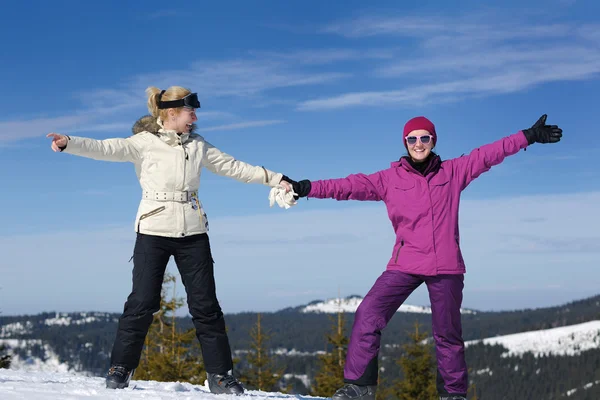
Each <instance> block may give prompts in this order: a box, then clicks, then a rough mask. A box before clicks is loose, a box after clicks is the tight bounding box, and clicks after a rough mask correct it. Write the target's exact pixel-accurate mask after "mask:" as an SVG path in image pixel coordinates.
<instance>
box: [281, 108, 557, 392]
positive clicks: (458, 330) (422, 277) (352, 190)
mask: <svg viewBox="0 0 600 400" xmlns="http://www.w3.org/2000/svg"><path fill="white" fill-rule="evenodd" d="M403 137H404V145H405V146H406V149H407V150H408V155H407V156H405V157H402V158H401V159H400V161H397V162H393V163H392V165H391V167H390V168H388V169H385V170H382V171H379V172H376V173H374V174H371V175H365V174H356V175H350V176H348V177H347V178H342V179H329V180H320V181H313V182H310V181H308V180H303V181H300V182H292V185H293V187H294V191H295V192H296V193H297V194H298V196H299V197H305V196H307V197H314V198H320V199H324V198H333V199H336V200H362V201H367V200H370V201H383V202H384V203H385V205H386V207H387V210H388V215H389V218H390V221H391V222H392V226H393V227H394V231H395V232H396V242H395V244H394V248H393V250H392V252H391V255H390V259H389V261H388V264H387V268H386V271H385V272H383V274H382V275H381V276H380V277H379V278H378V279H377V281H376V282H375V284H374V285H373V287H372V288H371V290H370V291H369V293H368V294H367V295H366V296H365V298H364V300H363V302H362V303H361V305H360V306H359V307H358V309H357V310H356V315H355V320H354V325H353V327H352V334H351V337H350V345H349V347H348V355H347V357H346V366H345V369H344V382H345V383H346V384H345V385H344V386H343V387H342V388H340V389H339V390H337V391H336V393H335V394H334V395H333V397H332V399H337V400H342V399H360V400H374V399H375V391H376V385H377V370H378V366H377V355H378V352H379V345H380V339H381V330H382V329H383V328H384V327H385V326H386V325H387V323H388V322H389V320H390V319H391V318H392V316H393V315H394V313H395V312H396V311H397V310H398V308H399V307H400V305H401V304H402V303H404V301H405V300H406V298H407V297H408V296H409V295H410V294H411V293H412V292H413V291H414V290H415V289H416V288H417V287H419V286H420V285H421V284H422V283H423V282H425V284H426V285H427V289H428V292H429V298H430V301H431V310H432V331H433V338H434V340H435V344H436V355H437V366H438V369H437V372H438V379H437V383H438V391H439V393H440V399H441V400H450V399H457V400H460V399H466V393H467V386H468V378H467V366H466V363H465V356H464V343H463V339H462V327H461V316H460V308H461V303H462V290H463V277H464V273H465V264H464V261H463V257H462V255H461V251H460V235H459V232H458V209H459V201H460V194H461V192H462V191H463V190H464V189H465V188H466V187H467V186H468V185H469V184H470V183H471V181H473V179H475V178H477V177H478V176H479V175H481V174H482V173H484V172H486V171H489V170H490V168H491V167H492V166H494V165H498V164H500V163H501V162H502V161H503V160H504V158H506V157H507V156H510V155H513V154H515V153H517V152H518V151H519V150H521V149H524V148H526V147H527V146H528V145H530V144H532V143H536V142H537V143H556V142H558V141H559V140H560V138H561V137H562V130H561V129H560V128H559V127H558V126H556V125H546V115H543V116H542V117H541V118H540V119H539V120H538V121H537V122H536V123H535V124H534V125H533V126H532V127H531V128H529V129H525V130H522V131H519V132H517V133H515V134H513V135H510V136H507V137H505V138H503V139H500V140H498V141H496V142H494V143H491V144H488V145H485V146H482V147H480V148H477V149H475V150H473V151H472V152H471V153H470V154H469V155H466V156H461V157H458V158H454V159H451V160H445V161H441V159H440V157H439V156H438V155H437V154H435V153H434V152H433V149H434V147H435V144H436V141H437V134H436V131H435V126H434V125H433V123H432V122H431V121H429V120H428V119H427V118H425V117H416V118H413V119H411V120H410V121H408V122H407V123H406V125H405V126H404V135H403Z"/></svg>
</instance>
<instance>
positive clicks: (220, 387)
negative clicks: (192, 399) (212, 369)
mask: <svg viewBox="0 0 600 400" xmlns="http://www.w3.org/2000/svg"><path fill="white" fill-rule="evenodd" d="M206 375H207V378H208V388H209V389H210V392H211V393H215V394H235V395H240V394H243V393H244V388H243V386H242V384H241V383H240V382H239V381H238V380H237V379H235V378H234V377H233V375H229V374H227V373H225V374H211V373H207V374H206Z"/></svg>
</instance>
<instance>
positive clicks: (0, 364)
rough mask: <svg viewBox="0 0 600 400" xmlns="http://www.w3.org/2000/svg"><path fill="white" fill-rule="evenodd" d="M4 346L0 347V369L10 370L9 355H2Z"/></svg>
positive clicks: (4, 349)
mask: <svg viewBox="0 0 600 400" xmlns="http://www.w3.org/2000/svg"><path fill="white" fill-rule="evenodd" d="M6 350H7V348H6V346H4V345H0V368H10V362H11V360H12V357H11V355H10V354H4V352H5V351H6Z"/></svg>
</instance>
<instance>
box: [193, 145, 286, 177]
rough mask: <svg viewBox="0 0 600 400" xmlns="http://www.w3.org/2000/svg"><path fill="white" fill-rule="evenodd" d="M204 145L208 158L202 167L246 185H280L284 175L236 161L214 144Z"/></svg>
mask: <svg viewBox="0 0 600 400" xmlns="http://www.w3.org/2000/svg"><path fill="white" fill-rule="evenodd" d="M204 143H205V145H206V157H204V158H203V159H202V165H203V166H204V167H206V168H207V169H208V170H209V171H211V172H214V173H215V174H217V175H223V176H228V177H230V178H233V179H236V180H238V181H240V182H244V183H262V184H263V185H267V186H271V187H274V186H277V185H279V184H280V182H281V178H282V177H283V175H282V174H279V173H275V172H273V171H269V170H268V169H266V168H264V167H258V166H254V165H250V164H248V163H245V162H243V161H240V160H236V159H235V158H233V157H232V156H230V155H229V154H227V153H223V152H222V151H221V150H219V149H217V148H216V147H215V146H213V145H212V144H210V143H208V142H206V141H205V142H204Z"/></svg>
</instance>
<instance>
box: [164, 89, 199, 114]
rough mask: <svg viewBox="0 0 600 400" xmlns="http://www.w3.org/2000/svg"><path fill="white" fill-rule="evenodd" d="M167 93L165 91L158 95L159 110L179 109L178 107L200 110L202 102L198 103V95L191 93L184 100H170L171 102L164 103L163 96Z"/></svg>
mask: <svg viewBox="0 0 600 400" xmlns="http://www.w3.org/2000/svg"><path fill="white" fill-rule="evenodd" d="M164 92H165V91H164V90H163V91H162V92H160V94H159V95H158V108H159V109H160V110H162V109H165V108H178V107H187V108H200V101H198V94H197V93H190V94H188V95H187V96H185V97H184V98H182V99H179V100H170V101H162V100H161V98H162V95H163V93H164Z"/></svg>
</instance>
